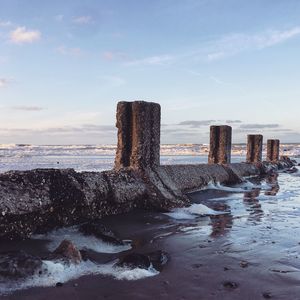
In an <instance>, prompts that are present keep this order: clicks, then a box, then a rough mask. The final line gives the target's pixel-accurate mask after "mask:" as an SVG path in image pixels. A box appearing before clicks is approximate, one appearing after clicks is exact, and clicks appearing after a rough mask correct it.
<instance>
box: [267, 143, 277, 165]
mask: <svg viewBox="0 0 300 300" xmlns="http://www.w3.org/2000/svg"><path fill="white" fill-rule="evenodd" d="M279 147H280V141H279V140H268V141H267V161H278V160H279Z"/></svg>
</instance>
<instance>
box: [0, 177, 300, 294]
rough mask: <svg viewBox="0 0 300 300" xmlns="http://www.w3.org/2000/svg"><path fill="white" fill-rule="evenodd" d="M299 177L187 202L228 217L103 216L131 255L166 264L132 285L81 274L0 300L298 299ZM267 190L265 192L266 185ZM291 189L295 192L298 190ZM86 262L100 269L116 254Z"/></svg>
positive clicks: (30, 246) (34, 246)
mask: <svg viewBox="0 0 300 300" xmlns="http://www.w3.org/2000/svg"><path fill="white" fill-rule="evenodd" d="M298 180H299V177H297V174H296V175H290V174H281V175H280V176H279V179H278V183H279V186H280V187H281V189H280V190H278V185H277V180H276V178H268V179H267V180H266V181H263V186H264V185H266V184H272V186H273V187H272V189H271V190H261V191H260V190H254V191H252V192H251V193H249V192H245V193H236V192H234V190H232V191H231V192H227V191H220V190H207V191H202V192H198V193H195V194H192V195H190V197H191V199H192V200H193V201H194V202H196V203H200V202H201V203H204V204H206V205H207V206H209V207H210V208H213V209H215V210H226V211H230V213H229V214H224V215H220V216H210V217H208V216H207V217H196V218H194V219H189V220H179V219H174V218H170V217H169V216H166V215H163V214H156V213H148V212H142V211H137V212H132V213H130V214H126V215H122V216H117V217H110V218H106V219H104V220H103V222H104V224H105V225H107V226H108V227H109V228H111V229H112V230H114V231H115V232H117V233H118V234H119V235H120V236H121V237H122V238H123V239H130V240H132V241H133V245H134V249H132V250H129V251H135V252H140V253H146V252H149V251H153V250H157V249H161V250H165V251H167V252H168V253H169V255H170V257H171V260H170V261H169V263H168V264H167V266H166V267H165V268H164V269H163V271H162V272H161V273H160V274H158V275H156V276H153V277H149V278H145V279H140V280H136V281H127V280H115V279H113V278H112V277H105V276H102V275H93V276H91V275H89V276H84V277H81V278H79V279H76V280H73V281H69V282H67V283H64V284H63V286H62V287H47V288H31V289H28V290H23V291H17V292H15V293H13V294H11V295H8V296H2V297H0V299H11V300H13V299H64V300H68V299H72V300H75V299H273V298H274V299H300V296H299V295H300V285H299V282H300V259H299V258H298V255H299V251H300V245H299V243H300V235H299V233H300V214H299V211H300V201H299V200H300V197H299V195H298V193H300V192H299V190H296V186H297V181H298ZM268 189H270V186H268ZM298 189H299V188H298ZM20 247H22V248H23V249H25V250H27V251H30V252H31V253H35V254H40V253H42V252H43V251H44V243H43V242H41V241H36V240H35V241H26V242H22V243H21V242H20V243H15V242H14V243H9V244H7V243H6V244H3V243H2V244H1V246H0V250H1V251H4V250H8V249H14V248H15V249H20ZM90 255H92V256H93V257H94V259H95V260H97V261H98V262H107V261H109V260H111V259H114V258H117V257H118V256H119V255H120V254H106V255H103V254H97V253H95V252H91V253H90Z"/></svg>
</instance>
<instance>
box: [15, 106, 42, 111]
mask: <svg viewBox="0 0 300 300" xmlns="http://www.w3.org/2000/svg"><path fill="white" fill-rule="evenodd" d="M11 109H12V110H20V111H41V110H45V108H44V107H41V106H30V105H17V106H12V107H11Z"/></svg>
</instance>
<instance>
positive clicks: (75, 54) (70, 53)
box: [56, 46, 83, 57]
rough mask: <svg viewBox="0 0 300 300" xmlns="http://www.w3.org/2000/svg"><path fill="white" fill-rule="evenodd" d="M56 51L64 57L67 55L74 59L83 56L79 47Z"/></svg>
mask: <svg viewBox="0 0 300 300" xmlns="http://www.w3.org/2000/svg"><path fill="white" fill-rule="evenodd" d="M56 51H57V52H58V53H60V54H62V55H67V56H73V57H78V56H81V55H82V54H83V52H82V50H81V49H80V48H78V47H73V48H72V47H66V46H60V47H58V48H56Z"/></svg>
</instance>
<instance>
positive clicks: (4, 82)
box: [0, 78, 11, 89]
mask: <svg viewBox="0 0 300 300" xmlns="http://www.w3.org/2000/svg"><path fill="white" fill-rule="evenodd" d="M10 81H11V80H10V79H8V78H0V89H1V88H4V87H6V86H7V85H8V84H9V82H10Z"/></svg>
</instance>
